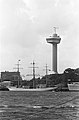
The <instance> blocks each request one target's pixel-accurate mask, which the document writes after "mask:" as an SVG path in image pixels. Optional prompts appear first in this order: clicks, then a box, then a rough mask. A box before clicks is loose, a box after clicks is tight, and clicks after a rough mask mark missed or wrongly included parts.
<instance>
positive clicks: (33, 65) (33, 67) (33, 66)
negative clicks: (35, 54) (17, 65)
mask: <svg viewBox="0 0 79 120" xmlns="http://www.w3.org/2000/svg"><path fill="white" fill-rule="evenodd" d="M31 64H32V67H30V68H32V69H33V74H32V76H33V88H36V83H35V75H36V74H35V68H38V67H35V62H34V61H33V62H32V63H31Z"/></svg>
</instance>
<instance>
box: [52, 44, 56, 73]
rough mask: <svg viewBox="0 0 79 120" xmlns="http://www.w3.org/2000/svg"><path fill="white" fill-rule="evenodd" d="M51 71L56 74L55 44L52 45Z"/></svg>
mask: <svg viewBox="0 0 79 120" xmlns="http://www.w3.org/2000/svg"><path fill="white" fill-rule="evenodd" d="M52 49H53V50H52V62H53V63H52V70H53V71H54V72H55V73H57V44H52Z"/></svg>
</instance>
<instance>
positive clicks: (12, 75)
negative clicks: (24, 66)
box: [1, 71, 22, 82]
mask: <svg viewBox="0 0 79 120" xmlns="http://www.w3.org/2000/svg"><path fill="white" fill-rule="evenodd" d="M18 80H19V81H21V80H22V78H21V75H20V72H9V71H5V72H1V81H2V82H3V81H18Z"/></svg>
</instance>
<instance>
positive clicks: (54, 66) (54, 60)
mask: <svg viewBox="0 0 79 120" xmlns="http://www.w3.org/2000/svg"><path fill="white" fill-rule="evenodd" d="M54 29H55V33H54V34H53V36H50V37H49V38H46V41H47V43H50V44H52V48H53V51H52V53H53V58H52V70H53V72H54V73H57V44H59V43H60V40H61V38H60V37H59V36H58V35H57V34H56V27H54Z"/></svg>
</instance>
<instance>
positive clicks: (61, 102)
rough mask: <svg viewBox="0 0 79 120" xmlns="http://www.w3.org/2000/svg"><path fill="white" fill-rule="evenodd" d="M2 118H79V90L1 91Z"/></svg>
mask: <svg viewBox="0 0 79 120" xmlns="http://www.w3.org/2000/svg"><path fill="white" fill-rule="evenodd" d="M0 120H79V92H11V91H6V92H1V91H0Z"/></svg>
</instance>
